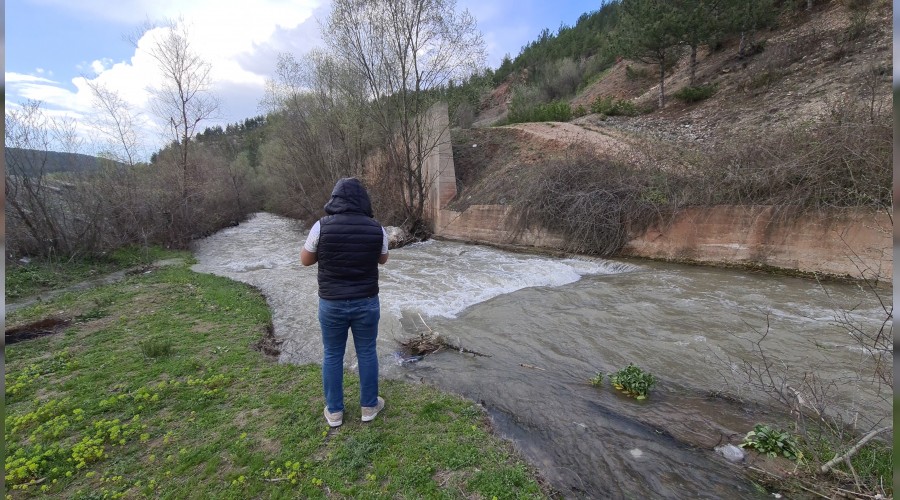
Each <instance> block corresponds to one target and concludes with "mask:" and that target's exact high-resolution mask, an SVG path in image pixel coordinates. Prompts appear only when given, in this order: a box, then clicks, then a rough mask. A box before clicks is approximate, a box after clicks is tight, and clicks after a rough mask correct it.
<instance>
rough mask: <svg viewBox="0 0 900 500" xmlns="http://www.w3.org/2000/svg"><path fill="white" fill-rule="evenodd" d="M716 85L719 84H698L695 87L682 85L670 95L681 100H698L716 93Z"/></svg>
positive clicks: (688, 101)
mask: <svg viewBox="0 0 900 500" xmlns="http://www.w3.org/2000/svg"><path fill="white" fill-rule="evenodd" d="M718 87H719V86H718V85H715V84H708V85H699V86H697V87H684V88H682V89H680V90H679V91H678V92H675V93H674V94H672V95H673V96H674V97H675V98H676V99H679V100H681V101H683V102H687V103H692V102H698V101H702V100H704V99H709V98H710V97H712V96H713V94H715V93H716V90H718Z"/></svg>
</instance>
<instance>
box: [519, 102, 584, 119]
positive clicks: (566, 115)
mask: <svg viewBox="0 0 900 500" xmlns="http://www.w3.org/2000/svg"><path fill="white" fill-rule="evenodd" d="M571 119H572V107H571V106H569V103H566V102H560V101H553V102H549V103H546V104H538V105H536V106H533V107H529V108H524V109H515V110H514V109H510V111H509V123H524V122H567V121H569V120H571Z"/></svg>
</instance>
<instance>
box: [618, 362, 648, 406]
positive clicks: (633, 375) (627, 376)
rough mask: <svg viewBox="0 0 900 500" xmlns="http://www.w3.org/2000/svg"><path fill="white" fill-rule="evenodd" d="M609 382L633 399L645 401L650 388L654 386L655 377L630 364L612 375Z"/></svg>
mask: <svg viewBox="0 0 900 500" xmlns="http://www.w3.org/2000/svg"><path fill="white" fill-rule="evenodd" d="M609 380H610V382H612V385H613V387H615V388H616V389H618V390H620V391H622V392H624V393H625V394H626V395H628V396H631V397H633V398H635V399H647V394H648V393H649V392H650V388H651V387H653V386H654V385H655V384H656V377H654V376H653V375H651V374H649V373H647V372H645V371H644V370H641V369H640V368H638V367H637V366H634V364H632V363H629V364H628V366H626V367H625V368H622V369H621V370H619V371H617V372H616V373H613V374H612V375H611V376H610V378H609Z"/></svg>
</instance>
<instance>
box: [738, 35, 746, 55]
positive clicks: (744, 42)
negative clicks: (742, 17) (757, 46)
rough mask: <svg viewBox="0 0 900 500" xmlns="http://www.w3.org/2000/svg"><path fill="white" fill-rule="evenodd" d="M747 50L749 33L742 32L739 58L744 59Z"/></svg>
mask: <svg viewBox="0 0 900 500" xmlns="http://www.w3.org/2000/svg"><path fill="white" fill-rule="evenodd" d="M746 49H747V32H746V31H741V43H740V44H739V45H738V57H740V58H743V57H744V51H745V50H746Z"/></svg>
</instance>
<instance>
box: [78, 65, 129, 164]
mask: <svg viewBox="0 0 900 500" xmlns="http://www.w3.org/2000/svg"><path fill="white" fill-rule="evenodd" d="M85 82H86V83H87V86H88V88H89V89H91V94H93V96H94V98H93V102H92V104H93V107H94V108H95V109H96V110H98V111H100V114H99V115H92V117H91V120H90V122H91V125H92V126H93V128H94V129H95V130H96V131H97V132H98V133H99V134H100V135H101V136H102V137H103V138H105V140H106V144H105V148H104V152H105V155H106V156H108V157H109V159H111V160H113V161H116V162H119V163H124V164H125V165H128V166H134V165H135V164H136V163H137V162H138V159H139V158H140V156H141V144H140V141H139V140H138V134H137V130H136V125H137V124H136V123H135V122H136V121H137V118H138V115H137V114H136V113H135V112H134V110H133V108H132V106H131V104H129V103H128V101H126V100H125V99H122V97H121V96H120V95H119V93H118V92H116V91H114V90H112V89H110V88H108V87H107V86H105V85H103V84H102V83H100V82H98V81H97V80H89V79H87V78H85Z"/></svg>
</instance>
